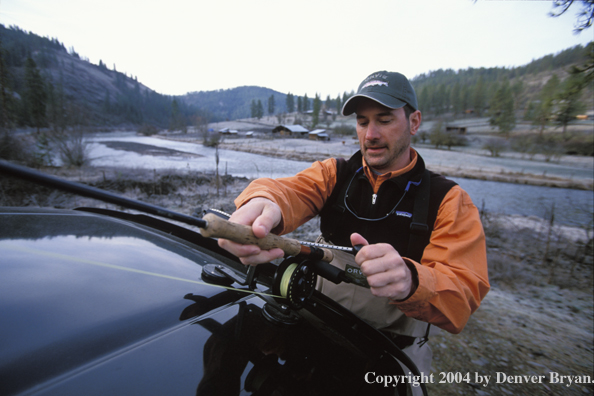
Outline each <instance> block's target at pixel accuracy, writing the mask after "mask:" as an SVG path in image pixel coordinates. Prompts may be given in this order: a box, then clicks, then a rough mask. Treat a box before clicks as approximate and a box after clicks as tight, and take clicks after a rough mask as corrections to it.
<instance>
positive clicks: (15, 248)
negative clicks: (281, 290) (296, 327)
mask: <svg viewBox="0 0 594 396" xmlns="http://www.w3.org/2000/svg"><path fill="white" fill-rule="evenodd" d="M2 248H3V249H5V248H8V249H9V250H12V251H17V252H21V253H33V254H37V255H39V256H46V257H52V258H57V259H61V260H66V261H70V262H74V263H83V264H90V265H95V266H98V267H104V268H111V269H116V270H120V271H126V272H133V273H137V274H143V275H149V276H154V277H157V278H163V279H170V280H175V281H180V282H187V283H194V284H198V285H205V286H211V287H218V288H221V289H226V290H233V291H238V292H243V293H249V294H256V295H261V296H268V297H274V298H283V297H281V296H277V295H274V294H268V293H263V292H257V291H254V290H248V289H237V288H235V287H230V286H222V285H216V284H212V283H207V282H201V281H196V280H192V279H185V278H179V277H177V276H171V275H165V274H159V273H156V272H151V271H144V270H139V269H134V268H129V267H123V266H121V265H115V264H108V263H103V262H100V261H94V260H88V259H82V258H79V257H74V256H69V255H66V254H61V253H54V252H48V251H45V250H38V249H32V248H26V247H22V246H14V245H4V246H2ZM283 279H284V275H283ZM289 279H290V276H289Z"/></svg>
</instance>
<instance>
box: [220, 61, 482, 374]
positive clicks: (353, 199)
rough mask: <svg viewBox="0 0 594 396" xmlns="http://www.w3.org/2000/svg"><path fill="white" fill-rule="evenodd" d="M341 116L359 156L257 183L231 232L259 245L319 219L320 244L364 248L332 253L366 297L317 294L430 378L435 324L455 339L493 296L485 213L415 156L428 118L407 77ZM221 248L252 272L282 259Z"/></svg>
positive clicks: (367, 93) (349, 287)
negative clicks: (250, 236) (355, 270)
mask: <svg viewBox="0 0 594 396" xmlns="http://www.w3.org/2000/svg"><path fill="white" fill-rule="evenodd" d="M342 113H343V115H350V114H353V113H356V116H357V135H358V138H359V143H360V148H361V149H360V151H359V152H358V153H356V154H355V155H353V157H351V158H350V159H349V160H348V161H344V160H337V159H334V158H331V159H327V160H325V161H322V162H316V163H314V164H312V166H311V167H310V168H309V169H306V170H304V171H303V172H300V173H299V174H297V175H296V176H294V177H289V178H281V179H276V180H272V179H258V180H255V181H254V182H252V183H251V184H250V186H248V188H247V189H246V190H245V191H244V192H242V194H241V195H240V196H239V197H238V198H237V199H236V201H235V203H236V205H237V207H238V210H237V211H236V212H235V213H234V214H233V215H232V216H231V218H230V221H233V222H236V223H240V224H246V225H251V226H252V230H253V232H254V234H255V235H256V236H257V237H259V238H261V237H264V236H266V235H267V234H268V233H269V232H273V233H276V234H285V233H288V232H291V231H293V230H294V229H295V228H297V227H298V226H300V225H301V224H303V223H305V222H306V221H308V220H309V219H311V218H312V217H314V216H315V215H318V214H319V215H320V217H321V231H322V235H321V237H320V239H319V241H323V242H325V243H333V244H336V245H341V246H344V245H347V244H352V245H353V246H355V245H364V246H363V248H361V250H360V251H359V252H358V253H357V255H356V256H355V257H353V256H352V255H349V254H347V253H342V252H337V253H336V258H335V259H334V260H333V262H332V264H333V265H336V266H338V267H341V268H346V266H358V267H360V269H361V271H362V272H363V274H365V276H366V277H367V282H368V283H369V286H370V289H365V288H362V287H360V286H356V285H353V284H344V283H341V284H339V285H335V284H333V283H331V282H327V281H324V280H323V279H320V282H319V284H318V288H319V289H320V290H321V291H322V292H323V293H324V294H326V295H328V296H330V297H331V298H333V299H334V300H336V301H337V302H339V303H340V304H342V305H344V306H345V307H347V308H349V309H350V310H351V311H353V312H354V313H356V314H357V315H359V316H360V317H362V318H363V319H365V320H366V321H367V322H369V323H370V324H372V325H373V326H374V327H376V328H378V329H381V330H382V331H384V332H386V333H388V334H389V335H390V336H391V337H392V339H393V340H394V342H395V343H396V344H397V345H399V346H400V347H401V348H403V349H404V351H405V352H406V353H407V354H408V355H409V356H410V357H411V358H412V359H413V361H414V362H415V363H416V364H417V366H418V367H419V369H420V370H421V371H422V372H424V373H427V374H428V373H429V370H430V362H431V350H430V348H429V346H428V345H427V344H426V343H425V342H424V341H426V338H427V336H428V330H429V325H428V324H433V325H436V326H438V327H440V328H442V329H445V330H447V331H449V332H452V333H458V332H460V331H461V330H462V328H463V327H464V325H465V324H466V322H467V320H468V318H469V317H470V315H471V314H472V313H473V312H474V311H475V310H476V309H477V308H478V306H479V305H480V302H481V300H482V299H483V298H484V296H485V295H486V294H487V292H488V290H489V282H488V274H487V260H486V246H485V236H484V232H483V228H482V225H481V222H480V218H479V213H478V210H477V208H476V206H475V205H474V204H473V203H472V201H471V199H470V197H469V196H468V194H467V193H466V192H465V191H464V190H462V189H461V188H460V187H459V186H458V185H457V184H456V183H454V182H452V181H450V180H447V179H445V178H444V177H442V176H440V175H437V174H435V173H432V172H428V171H426V170H425V165H424V162H423V159H422V158H421V157H420V156H419V154H418V153H417V152H416V151H415V150H414V149H412V148H411V145H410V144H411V137H412V136H414V135H415V134H416V133H417V132H418V130H419V127H420V125H421V119H422V117H421V112H420V111H419V109H418V104H417V98H416V94H415V91H414V89H413V87H412V85H411V84H410V82H409V81H408V80H407V78H406V77H405V76H403V75H402V74H399V73H393V72H385V71H383V72H377V73H373V74H371V75H370V76H369V77H367V78H366V79H365V80H363V82H362V83H361V84H360V85H359V89H358V92H357V94H355V95H354V96H353V97H351V98H350V99H349V100H348V101H347V102H346V103H345V104H344V107H343V109H342ZM219 244H220V246H221V247H223V248H225V249H227V250H228V251H230V252H232V253H234V254H235V255H237V256H238V257H240V258H241V261H242V262H243V263H244V264H246V265H257V264H259V263H263V262H268V261H271V260H273V259H277V258H280V257H282V255H283V252H282V251H281V250H280V249H271V250H269V251H264V250H261V249H260V248H259V247H257V246H252V245H239V244H236V243H233V242H231V241H228V240H220V241H219Z"/></svg>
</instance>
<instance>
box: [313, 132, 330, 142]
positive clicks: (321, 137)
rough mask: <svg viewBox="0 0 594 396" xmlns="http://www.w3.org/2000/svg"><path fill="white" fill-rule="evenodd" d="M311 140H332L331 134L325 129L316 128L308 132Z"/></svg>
mask: <svg viewBox="0 0 594 396" xmlns="http://www.w3.org/2000/svg"><path fill="white" fill-rule="evenodd" d="M308 137H309V139H310V140H324V141H327V140H330V136H328V134H327V133H326V130H325V129H314V130H313V131H311V132H310V133H309V134H308Z"/></svg>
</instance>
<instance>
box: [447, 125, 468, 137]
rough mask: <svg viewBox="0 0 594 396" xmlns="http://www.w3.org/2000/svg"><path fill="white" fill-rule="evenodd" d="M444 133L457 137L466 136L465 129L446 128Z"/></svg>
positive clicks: (456, 127)
mask: <svg viewBox="0 0 594 396" xmlns="http://www.w3.org/2000/svg"><path fill="white" fill-rule="evenodd" d="M446 132H448V133H456V134H458V135H466V127H459V126H446Z"/></svg>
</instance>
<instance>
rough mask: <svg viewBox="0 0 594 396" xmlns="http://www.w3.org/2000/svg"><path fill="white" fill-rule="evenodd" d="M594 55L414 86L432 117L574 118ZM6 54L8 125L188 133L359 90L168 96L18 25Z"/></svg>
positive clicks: (243, 90) (4, 32)
mask: <svg viewBox="0 0 594 396" xmlns="http://www.w3.org/2000/svg"><path fill="white" fill-rule="evenodd" d="M593 51H594V45H593V44H592V43H590V44H589V45H588V47H586V48H583V47H581V46H577V47H573V48H569V49H567V50H565V51H562V52H561V53H558V54H554V55H553V54H551V55H547V56H545V57H543V58H541V59H538V60H535V61H533V62H531V63H529V64H528V65H526V66H521V67H515V68H469V69H465V70H457V71H454V70H442V69H440V70H436V71H432V72H429V73H426V74H422V75H419V76H416V77H415V78H414V79H413V81H412V82H413V85H414V86H415V88H416V90H417V94H418V96H419V103H420V106H421V108H422V109H423V113H424V115H425V116H427V117H440V118H441V117H448V118H452V117H453V118H457V117H468V116H483V115H488V116H493V115H498V117H499V119H498V120H495V121H494V122H495V123H497V125H498V126H500V125H503V126H504V129H505V128H509V127H510V126H511V127H513V122H511V121H510V119H509V117H507V116H506V114H509V112H513V113H514V117H516V116H520V117H522V118H524V119H530V120H533V121H534V122H535V123H536V124H539V123H540V124H543V125H544V123H548V122H550V120H551V119H552V118H554V117H557V116H558V113H559V112H563V111H565V115H564V117H565V118H566V119H568V120H570V119H572V117H575V114H577V113H578V112H583V111H587V110H592V107H593V106H594V104H592V100H589V99H591V98H592V96H593V91H592V64H593V63H592V56H593ZM0 55H1V57H0V77H1V79H0V83H1V84H0V87H1V88H2V89H1V95H0V120H1V122H2V123H1V125H2V126H5V127H8V128H9V129H12V128H18V127H33V128H46V127H50V128H52V129H65V128H68V127H71V126H95V127H115V126H128V127H130V126H141V125H151V126H153V127H157V128H170V129H184V127H185V126H189V125H196V124H197V123H200V124H202V125H204V123H205V122H215V121H222V120H233V119H239V118H247V117H261V116H263V115H268V114H280V113H284V112H293V111H303V112H304V111H308V110H309V111H311V110H312V109H313V112H314V113H316V112H319V111H320V110H321V109H326V110H331V111H337V110H338V109H340V106H341V104H342V103H344V101H345V100H346V99H347V97H348V96H349V95H350V94H351V92H344V93H343V94H342V95H339V96H338V97H336V98H335V99H331V98H330V97H329V96H328V97H326V100H325V101H324V100H323V99H322V98H321V97H319V96H317V95H316V97H315V98H307V95H304V96H303V97H301V96H296V95H293V94H291V93H287V94H285V93H280V92H277V91H274V90H271V89H268V88H263V87H255V86H244V87H237V88H233V89H226V90H217V91H208V92H205V91H200V92H191V93H188V94H186V95H183V96H176V97H174V96H167V95H162V94H159V93H157V92H155V91H153V90H152V89H150V87H146V86H145V85H143V84H142V83H141V82H139V81H138V80H137V78H136V77H134V76H128V75H126V74H125V73H121V72H118V71H117V70H116V65H113V66H111V67H109V66H107V65H105V64H104V63H103V62H102V61H100V62H99V64H98V65H95V64H92V63H90V62H89V61H88V60H87V59H84V58H82V57H81V56H80V55H79V54H77V53H76V51H75V50H74V49H72V48H71V49H66V48H65V47H64V45H63V44H62V43H60V42H59V41H58V39H55V38H52V39H50V38H45V37H40V36H38V35H36V34H34V33H31V32H25V31H23V30H21V29H19V28H18V27H14V26H12V27H9V28H6V27H4V26H3V25H0ZM583 65H589V66H588V67H590V74H589V75H590V80H588V79H587V78H584V76H587V75H588V74H587V73H577V74H576V73H574V74H572V73H570V72H571V70H572V68H574V67H575V66H578V67H582V68H583ZM578 88H579V89H578ZM576 92H577V93H576ZM571 95H573V96H571ZM563 106H566V107H567V106H569V107H570V108H568V109H565V110H564V109H563V108H562V107H563ZM554 112H556V113H557V114H555V115H554V114H553V113H554ZM553 116H554V117H553ZM314 117H315V114H314ZM506 117H507V119H506Z"/></svg>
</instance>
